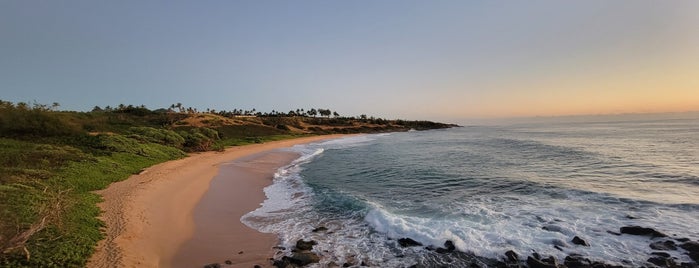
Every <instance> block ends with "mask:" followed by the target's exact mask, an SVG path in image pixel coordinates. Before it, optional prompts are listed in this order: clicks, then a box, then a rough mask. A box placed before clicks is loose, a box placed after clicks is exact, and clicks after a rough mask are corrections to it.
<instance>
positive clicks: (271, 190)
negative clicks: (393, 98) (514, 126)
mask: <svg viewBox="0 0 699 268" xmlns="http://www.w3.org/2000/svg"><path fill="white" fill-rule="evenodd" d="M471 131H472V130H471ZM486 134H490V132H488V133H486ZM409 135H413V136H409ZM415 135H423V136H427V137H429V135H427V134H424V133H417V134H416V133H406V134H394V136H388V137H390V139H387V138H386V137H387V136H386V135H363V136H354V137H350V138H345V139H338V140H331V141H326V142H320V143H315V144H308V145H303V146H296V147H294V148H292V149H291V150H293V151H295V152H299V153H300V154H301V155H302V156H301V157H300V158H299V159H297V160H295V161H294V162H293V163H292V164H291V165H289V166H287V167H283V168H281V169H279V170H278V172H277V174H276V175H275V180H274V181H275V182H274V184H273V185H271V186H269V187H267V188H265V194H266V195H267V200H265V202H264V203H263V204H262V207H260V208H259V209H257V210H255V211H253V212H251V213H249V214H247V215H245V216H244V217H243V219H242V220H243V222H245V223H246V224H248V225H249V226H251V227H253V228H256V229H258V230H261V231H264V232H271V233H276V234H278V235H279V236H280V239H281V243H282V245H283V246H285V247H291V246H293V244H294V243H295V241H296V240H298V239H313V240H316V241H318V242H319V244H318V245H317V246H316V247H315V249H314V251H316V252H317V253H319V254H320V255H321V257H322V259H321V263H320V264H318V265H317V266H316V267H323V266H327V265H328V264H330V263H331V262H334V263H336V264H342V263H343V262H353V261H358V260H359V261H366V262H367V263H370V264H372V265H374V266H381V267H400V266H405V265H406V264H408V265H409V264H411V263H416V262H418V261H420V260H425V259H429V260H432V259H431V258H433V257H435V256H437V257H438V256H439V255H437V254H435V253H434V252H433V251H429V250H426V249H424V248H423V247H413V248H401V247H399V246H398V245H397V243H396V239H398V238H403V237H409V238H412V239H415V240H417V241H419V242H421V243H422V244H424V245H426V246H433V247H441V246H443V244H444V242H445V241H446V240H451V241H453V242H454V244H455V246H456V247H457V249H458V250H460V251H463V252H468V253H473V254H474V255H476V256H482V257H486V258H492V259H503V258H504V253H505V252H506V251H508V250H515V251H517V252H518V253H519V254H520V255H521V256H528V255H530V254H531V253H532V252H538V253H539V254H541V255H543V256H548V255H552V256H555V257H556V258H557V259H559V260H562V259H564V258H565V257H566V256H568V255H569V254H572V253H578V254H582V255H583V256H585V257H586V258H589V259H591V260H593V261H603V262H606V263H610V264H620V265H624V266H630V267H638V266H647V265H648V264H647V263H646V260H647V259H648V257H649V256H650V254H651V253H652V252H653V251H654V250H652V249H651V248H650V247H649V246H648V245H649V244H650V243H651V242H653V241H656V240H652V239H651V238H649V237H644V236H633V235H621V236H617V235H613V234H610V233H608V232H607V231H614V232H618V231H619V227H622V226H629V225H640V226H644V227H653V228H656V229H658V230H659V231H661V232H665V233H667V234H668V235H671V236H672V235H673V234H677V235H678V236H676V237H674V238H679V237H689V238H692V239H697V238H699V230H697V229H696V228H695V227H694V225H695V224H696V222H697V218H696V216H697V214H696V209H693V208H696V207H697V205H696V204H693V203H691V202H688V204H685V205H682V204H677V203H654V202H653V201H652V200H655V199H652V200H644V199H641V198H634V196H629V195H623V194H615V191H611V190H596V189H595V188H590V187H583V186H578V185H577V184H579V183H583V181H576V180H577V179H579V178H577V177H576V178H568V177H564V176H563V175H561V177H550V176H546V175H545V174H544V172H543V171H542V170H544V169H546V168H550V169H552V170H553V171H549V170H546V172H553V173H552V174H556V175H557V174H563V173H556V172H557V171H556V170H555V169H559V168H561V167H563V168H566V167H570V168H571V169H577V170H576V171H575V174H577V175H581V176H583V177H594V176H601V177H599V178H597V177H595V178H596V179H599V180H600V181H602V182H603V181H604V179H607V178H608V177H604V176H602V175H605V174H604V173H600V174H596V173H590V172H595V170H589V169H586V168H589V167H586V166H583V165H578V164H569V165H570V166H566V165H568V164H565V163H564V164H561V163H560V162H554V165H553V166H526V167H525V168H515V169H510V170H499V169H489V170H487V172H488V173H487V176H488V177H487V179H493V180H495V179H501V177H505V181H504V183H503V184H502V185H495V186H497V187H510V188H507V189H508V190H501V189H499V188H497V187H495V188H488V187H486V188H484V189H483V191H475V190H473V189H469V188H459V187H464V186H463V185H462V184H461V182H460V181H458V180H452V179H450V178H444V177H443V176H447V175H449V174H444V173H434V172H435V171H434V170H433V169H429V170H427V171H429V172H433V173H426V174H427V175H429V176H426V177H422V179H420V177H419V176H418V175H415V174H418V173H419V172H422V170H420V169H411V170H410V172H407V171H404V170H402V169H406V168H410V167H411V165H412V164H413V163H416V164H419V163H420V162H411V161H410V160H411V159H407V160H405V159H401V162H400V164H402V166H400V169H401V170H399V171H395V169H393V170H391V169H388V168H386V166H385V165H381V164H376V165H372V161H373V160H371V158H365V157H366V154H368V153H372V152H374V151H377V150H378V151H379V154H380V155H378V154H377V155H378V159H381V161H386V160H387V159H388V160H390V159H391V157H392V156H391V155H386V154H385V151H380V150H386V149H387V148H389V149H392V147H390V146H394V144H393V143H390V142H384V143H383V145H386V144H388V146H384V147H375V146H371V147H363V146H365V145H370V144H371V145H374V144H376V143H381V142H382V140H383V141H389V140H390V141H391V142H392V141H393V140H394V139H401V138H406V137H408V138H410V139H411V140H410V142H409V145H408V146H407V147H402V148H415V147H414V145H413V142H414V140H415V138H414V137H415ZM466 141H467V142H472V141H470V140H466ZM503 142H504V141H503ZM460 144H462V143H453V144H448V145H449V146H448V147H445V148H441V149H442V150H443V151H449V150H451V149H452V148H455V147H456V146H460ZM513 144H514V145H507V146H519V145H517V144H516V142H514V143H513ZM417 145H421V144H419V143H417ZM430 146H434V145H430ZM472 146H473V148H476V149H480V148H481V147H478V146H481V145H480V144H475V145H472ZM521 146H523V147H522V148H524V149H521V150H525V149H526V150H533V151H534V152H537V151H536V150H548V151H545V153H547V154H544V155H545V156H546V157H548V158H551V157H559V158H560V157H563V156H571V158H570V159H569V160H570V161H571V163H576V162H584V161H586V160H587V159H586V158H585V156H586V155H585V153H584V152H576V151H572V150H571V149H570V148H558V147H556V148H550V147H546V145H540V144H533V143H531V142H529V143H522V144H521ZM557 146H558V145H557ZM560 146H563V145H560ZM353 147H356V148H353ZM361 148H364V149H362V150H359V149H361ZM421 148H425V147H421ZM428 148H429V147H428ZM581 148H582V146H581ZM337 149H349V150H354V151H355V153H354V154H346V157H347V158H332V159H333V161H342V160H345V159H350V160H353V159H361V161H353V163H354V162H361V163H360V164H361V165H368V166H352V165H351V164H349V162H332V163H330V164H333V165H335V166H333V168H332V169H337V168H344V169H345V170H343V171H344V172H345V173H342V172H338V173H336V175H335V176H337V174H339V175H345V176H348V177H349V178H350V179H349V180H345V181H344V182H345V183H346V184H339V185H332V184H323V187H326V188H311V187H309V186H308V185H307V184H306V182H305V181H306V180H307V179H308V178H303V177H302V175H301V174H302V170H303V169H304V165H310V166H312V165H313V164H314V163H311V162H312V161H314V160H316V159H318V160H317V161H318V162H316V163H320V162H322V161H323V159H329V158H330V157H328V156H330V154H331V153H332V154H333V155H335V156H337V155H340V154H338V153H337V151H335V150H337ZM488 149H493V150H494V151H492V152H490V151H486V152H483V155H482V157H483V158H482V161H480V162H478V161H474V162H473V163H477V164H480V165H483V163H486V164H487V163H488V162H497V161H499V162H502V163H504V164H503V165H501V166H497V167H502V169H505V167H507V165H516V164H519V162H518V161H523V160H521V157H527V156H528V154H531V153H530V152H527V153H524V154H523V155H522V156H518V155H517V154H518V153H521V152H519V151H518V150H520V148H517V149H516V150H514V151H508V150H510V149H508V148H506V147H502V143H497V144H495V145H493V148H488ZM406 150H407V151H406V152H408V153H411V154H401V155H400V156H401V157H415V158H412V159H413V160H414V159H418V160H420V161H423V160H422V159H424V158H419V157H420V156H424V155H427V154H426V152H423V151H414V150H412V149H411V150H412V151H411V150H408V149H406ZM458 150H460V151H458V152H462V151H465V150H464V149H463V148H459V149H458ZM557 150H559V151H560V152H559V151H557ZM615 152H616V151H615ZM342 153H345V151H342ZM508 153H511V154H513V155H508ZM549 153H550V154H549ZM449 156H450V158H449V159H455V158H454V157H457V158H456V159H460V161H466V160H468V159H467V158H466V157H465V156H468V157H473V156H470V155H467V154H458V153H457V154H451V155H449ZM430 157H436V156H434V155H430ZM458 157H461V158H458ZM498 157H500V158H498ZM595 157H596V156H595ZM605 157H606V156H605ZM548 158H542V159H543V160H541V161H542V162H543V163H546V162H545V161H548ZM338 159H339V160H338ZM365 159H370V160H369V161H364V160H365ZM375 159H376V158H375ZM605 159H607V161H614V160H613V158H611V157H608V158H605ZM609 159H612V160H609ZM566 160H568V159H566ZM593 160H594V161H597V160H596V159H593ZM381 161H377V162H374V163H378V162H381ZM402 161H407V163H404V162H402ZM431 161H434V163H439V168H440V169H444V168H449V166H447V165H444V164H449V162H439V161H437V160H431ZM542 162H538V163H539V164H540V163H542ZM308 163H311V164H308ZM381 163H382V164H383V162H381ZM454 163H456V165H457V166H458V172H459V174H468V175H467V176H466V179H471V177H469V176H474V177H475V176H478V175H479V174H480V172H481V170H480V169H477V168H478V166H476V168H473V167H467V168H469V169H467V170H466V171H464V170H465V169H464V167H462V166H460V165H462V163H461V162H454ZM591 163H593V164H594V163H596V162H591ZM345 164H346V165H349V166H347V167H344V165H345ZM430 164H432V163H430ZM559 164H560V165H562V166H559ZM319 165H320V164H319ZM605 165H606V164H605ZM330 166H332V165H330ZM394 167H395V166H394ZM323 168H326V169H323V172H321V173H317V174H316V176H315V178H314V179H315V180H316V181H315V182H314V183H316V184H318V183H319V182H318V180H322V181H328V183H330V182H332V181H335V180H336V179H339V178H337V177H333V175H328V174H326V173H327V172H326V171H329V170H328V169H327V166H325V165H324V166H323ZM605 168H606V169H605ZM642 168H645V167H642ZM603 169H604V170H603V171H602V172H606V171H608V170H611V171H617V170H620V169H623V170H629V169H628V168H627V167H614V166H609V167H603ZM438 171H439V170H438ZM631 171H634V170H631ZM465 172H470V173H465ZM304 174H306V173H304ZM309 174H310V173H309ZM347 174H349V175H347ZM542 174H543V175H542ZM692 174H694V173H691V172H690V173H689V175H692ZM593 175H594V176H593ZM689 175H687V177H691V176H689ZM695 175H696V174H695ZM411 176H416V178H417V179H416V178H413V177H411ZM605 176H608V175H605ZM632 176H638V174H636V175H632ZM434 177H436V178H437V180H435V181H427V180H426V179H425V178H434ZM355 178H356V179H357V180H359V179H363V180H366V181H372V180H381V181H382V183H384V184H378V186H381V185H384V186H386V188H380V187H379V188H371V187H375V186H376V185H375V184H367V183H366V181H365V182H364V183H365V184H361V182H357V183H360V185H361V186H362V187H366V188H365V189H364V191H362V189H361V188H360V189H359V191H354V192H352V191H350V189H348V188H349V187H348V186H350V185H348V184H354V183H355V181H353V180H354V179H355ZM476 178H477V179H480V180H482V181H483V183H490V182H489V181H487V180H484V179H481V178H480V177H476ZM612 178H614V177H612ZM447 179H449V180H447ZM626 179H627V178H625V177H622V178H619V181H620V183H624V182H625V180H626ZM634 179H635V177H632V178H628V180H630V181H633V180H634ZM421 180H425V181H421ZM474 180H476V179H474ZM408 182H409V183H412V185H416V186H421V185H420V184H419V183H424V184H423V185H428V184H429V187H428V188H427V190H428V191H430V190H431V191H435V193H436V194H432V193H429V192H427V193H426V196H430V197H431V198H410V196H400V195H401V194H402V195H413V194H419V193H418V192H415V191H412V189H410V188H409V186H404V185H402V184H404V183H408ZM440 183H441V184H440ZM310 185H314V184H310ZM387 185H390V187H389V186H387ZM478 185H480V183H479V184H478ZM511 185H516V187H514V186H511ZM658 185H660V186H666V187H675V188H677V189H675V188H672V189H674V190H678V189H679V188H680V187H676V185H673V184H658ZM370 186H371V187H370ZM588 186H589V185H588ZM314 187H315V186H314ZM475 187H479V186H475ZM616 187H621V186H619V185H616ZM655 188H656V189H655V190H656V191H661V190H663V189H661V188H660V187H655ZM374 189H386V191H385V192H384V193H387V194H388V195H390V196H385V195H386V194H382V193H381V191H379V195H375V194H374V192H372V191H374ZM406 189H407V190H406ZM445 189H446V192H447V193H448V194H446V195H445V194H443V191H445ZM454 189H462V190H463V191H464V192H463V193H462V192H459V191H455V190H454ZM639 189H640V188H639ZM401 190H402V191H401ZM491 190H497V193H492V194H491V193H489V192H488V191H491ZM695 190H696V189H695ZM325 191H328V192H325ZM464 193H467V194H464ZM673 193H674V192H673ZM449 195H457V196H456V197H453V198H452V197H450V196H449ZM324 198H325V199H324ZM328 198H335V199H341V202H338V204H342V205H346V204H347V203H351V204H354V203H359V205H356V206H352V209H354V210H356V211H354V212H352V213H349V212H345V211H337V210H333V211H332V212H327V211H323V209H320V208H319V207H322V206H323V205H325V204H326V203H327V202H325V201H327V200H328ZM343 198H345V199H343ZM678 198H680V199H681V198H683V197H678ZM335 199H333V200H335ZM347 200H349V201H347ZM682 200H690V201H691V200H693V199H691V198H689V199H688V198H687V197H684V199H682ZM416 201H419V203H415V202H416ZM416 204H417V205H416ZM683 206H686V207H683ZM406 207H407V208H409V209H405V208H406ZM335 209H336V208H335ZM688 211H689V213H687V212H688ZM318 226H325V227H327V228H328V229H329V232H327V233H313V232H311V230H313V229H314V228H316V227H318ZM574 236H579V237H581V238H583V239H584V240H586V241H587V242H588V243H589V244H590V245H591V246H590V247H584V246H579V245H574V244H573V243H572V242H571V240H572V238H573V237H574ZM554 246H559V247H560V248H561V249H560V250H559V249H556V248H555V247H554ZM668 253H669V254H671V255H672V257H674V258H676V259H677V262H689V261H690V259H689V258H688V256H687V255H685V254H684V251H683V250H681V249H680V250H677V251H668ZM525 258H526V257H525ZM428 263H429V262H428Z"/></svg>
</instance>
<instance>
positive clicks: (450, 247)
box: [434, 240, 456, 254]
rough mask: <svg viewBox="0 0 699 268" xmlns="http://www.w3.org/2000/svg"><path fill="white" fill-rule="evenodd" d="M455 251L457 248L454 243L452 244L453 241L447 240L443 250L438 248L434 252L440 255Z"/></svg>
mask: <svg viewBox="0 0 699 268" xmlns="http://www.w3.org/2000/svg"><path fill="white" fill-rule="evenodd" d="M454 250H456V246H454V242H452V241H451V240H447V241H446V242H444V247H443V248H437V249H435V250H434V251H435V252H437V253H439V254H444V253H449V252H453V251H454Z"/></svg>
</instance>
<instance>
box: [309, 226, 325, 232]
mask: <svg viewBox="0 0 699 268" xmlns="http://www.w3.org/2000/svg"><path fill="white" fill-rule="evenodd" d="M327 230H328V228H326V227H325V226H320V227H318V228H315V229H313V231H311V232H314V233H317V232H325V231H327Z"/></svg>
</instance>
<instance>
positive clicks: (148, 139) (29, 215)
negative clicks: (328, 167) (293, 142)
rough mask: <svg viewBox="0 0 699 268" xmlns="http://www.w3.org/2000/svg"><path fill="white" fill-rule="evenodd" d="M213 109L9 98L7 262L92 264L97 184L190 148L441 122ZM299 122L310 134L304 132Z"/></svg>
mask: <svg viewBox="0 0 699 268" xmlns="http://www.w3.org/2000/svg"><path fill="white" fill-rule="evenodd" d="M192 117H201V118H204V119H206V120H210V122H209V121H207V122H208V124H204V125H201V126H199V125H197V126H193V125H187V123H184V122H183V121H182V120H183V119H191V118H192ZM209 117H211V118H209ZM209 117H203V116H202V115H201V114H199V115H198V114H185V113H174V112H166V113H163V112H155V111H150V110H148V109H145V108H140V107H132V106H127V107H125V108H124V109H119V110H113V111H108V112H90V113H82V112H60V111H51V110H49V109H46V108H45V107H42V106H35V107H33V108H32V107H28V106H27V105H26V104H24V105H20V104H19V103H18V104H16V105H15V104H13V103H10V102H5V101H2V100H0V267H81V266H85V264H86V263H87V260H88V258H90V256H91V255H92V253H93V251H94V248H95V246H96V244H97V242H98V241H99V240H100V239H102V237H103V234H102V232H101V231H100V230H101V228H102V227H104V223H103V222H102V221H100V220H99V219H97V217H98V216H99V214H100V210H99V208H98V207H97V203H99V202H100V201H101V199H100V196H98V195H96V194H94V193H93V191H95V190H100V189H104V188H105V187H107V186H108V185H109V184H110V183H113V182H116V181H120V180H124V179H126V178H128V177H129V176H130V175H132V174H134V173H138V172H140V171H141V170H142V169H144V168H146V167H149V166H152V165H154V164H157V163H161V162H165V161H168V160H173V159H178V158H182V157H185V156H186V153H185V152H190V151H209V150H221V149H223V148H224V146H241V145H247V144H254V143H263V142H269V141H277V140H284V139H291V138H298V137H305V136H312V135H318V134H330V133H356V132H382V131H396V130H407V127H410V128H416V129H421V128H431V127H438V126H439V125H432V124H433V123H432V122H415V121H409V122H405V121H400V120H398V121H395V122H393V123H390V124H388V121H385V120H384V121H385V122H384V121H380V119H349V118H344V119H343V118H338V119H329V118H325V119H323V118H304V117H259V118H258V117H250V118H233V119H230V120H229V121H231V120H232V121H236V122H241V124H240V125H230V124H229V125H225V124H224V125H221V124H222V122H223V121H224V120H223V119H222V118H218V117H216V116H213V115H209ZM202 123H204V122H202ZM378 123H381V124H383V125H381V126H378V125H375V124H378ZM289 126H291V127H294V128H296V129H304V131H303V132H309V133H303V134H301V133H294V132H293V131H292V130H291V129H290V128H289ZM336 126H353V128H335V127H336ZM328 127H332V128H328ZM299 132H301V131H299Z"/></svg>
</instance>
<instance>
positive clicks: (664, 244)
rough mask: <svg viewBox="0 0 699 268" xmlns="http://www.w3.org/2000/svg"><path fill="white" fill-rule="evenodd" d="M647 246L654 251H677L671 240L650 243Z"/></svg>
mask: <svg viewBox="0 0 699 268" xmlns="http://www.w3.org/2000/svg"><path fill="white" fill-rule="evenodd" d="M649 246H650V248H652V249H655V250H677V246H676V245H675V242H673V241H672V240H665V241H656V242H653V243H650V245H649Z"/></svg>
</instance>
